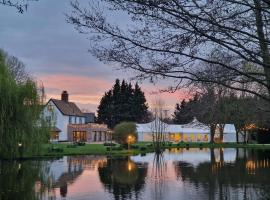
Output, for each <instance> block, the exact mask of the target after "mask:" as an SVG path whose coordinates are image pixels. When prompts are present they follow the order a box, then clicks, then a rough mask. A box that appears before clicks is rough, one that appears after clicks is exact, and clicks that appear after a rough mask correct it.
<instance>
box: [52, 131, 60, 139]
mask: <svg viewBox="0 0 270 200" xmlns="http://www.w3.org/2000/svg"><path fill="white" fill-rule="evenodd" d="M51 140H59V133H58V132H55V131H52V132H51Z"/></svg>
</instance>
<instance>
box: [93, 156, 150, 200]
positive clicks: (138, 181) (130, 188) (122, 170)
mask: <svg viewBox="0 0 270 200" xmlns="http://www.w3.org/2000/svg"><path fill="white" fill-rule="evenodd" d="M147 168H148V163H142V162H136V163H135V162H133V161H132V160H130V159H129V158H128V157H126V158H117V159H114V158H111V159H110V158H109V159H108V162H107V164H106V165H102V166H99V168H98V172H99V177H100V181H101V182H102V183H103V185H104V186H105V188H106V189H107V190H108V191H109V192H110V193H112V194H113V196H114V198H115V199H133V198H136V199H138V196H139V194H140V191H141V190H142V188H143V187H144V185H145V177H146V175H147ZM133 195H134V196H133Z"/></svg>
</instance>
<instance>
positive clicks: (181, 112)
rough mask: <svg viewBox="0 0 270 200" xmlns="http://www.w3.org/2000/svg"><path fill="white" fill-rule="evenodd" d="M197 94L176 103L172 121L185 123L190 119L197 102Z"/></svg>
mask: <svg viewBox="0 0 270 200" xmlns="http://www.w3.org/2000/svg"><path fill="white" fill-rule="evenodd" d="M198 98H199V96H198V95H197V94H196V95H195V96H194V97H193V98H191V99H189V100H188V101H186V100H185V99H183V100H182V101H181V103H180V104H179V103H177V104H176V106H175V111H174V114H173V121H174V123H177V124H186V123H189V122H191V121H192V119H193V117H194V114H195V113H193V109H192V108H194V106H195V104H197V103H198Z"/></svg>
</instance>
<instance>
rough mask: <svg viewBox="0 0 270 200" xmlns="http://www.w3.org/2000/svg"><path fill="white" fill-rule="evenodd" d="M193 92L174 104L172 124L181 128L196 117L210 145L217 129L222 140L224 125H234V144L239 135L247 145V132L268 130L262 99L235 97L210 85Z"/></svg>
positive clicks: (225, 90)
mask: <svg viewBox="0 0 270 200" xmlns="http://www.w3.org/2000/svg"><path fill="white" fill-rule="evenodd" d="M196 91H197V93H195V95H194V96H193V98H191V99H189V100H182V101H181V103H177V104H176V106H175V111H174V114H173V121H174V122H175V123H179V124H185V123H188V122H190V121H191V120H192V119H193V117H196V118H197V119H198V120H199V121H201V122H203V123H205V124H208V126H209V128H210V133H211V142H214V134H215V131H216V130H217V129H218V130H219V133H220V138H219V139H220V140H221V141H222V140H223V134H224V126H225V124H234V126H235V129H236V140H237V142H238V141H239V136H240V134H241V135H242V138H243V139H244V141H245V142H247V140H248V133H249V131H250V130H251V129H255V128H262V127H269V123H270V112H269V110H268V102H266V101H265V100H263V99H260V98H258V97H255V96H252V95H239V93H237V92H235V91H233V90H230V89H228V88H226V87H221V86H219V85H213V84H203V85H201V88H200V89H198V88H197V90H196ZM198 91H199V92H200V93H199V92H198ZM251 126H252V127H251Z"/></svg>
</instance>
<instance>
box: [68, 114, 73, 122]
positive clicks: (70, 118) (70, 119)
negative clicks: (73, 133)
mask: <svg viewBox="0 0 270 200" xmlns="http://www.w3.org/2000/svg"><path fill="white" fill-rule="evenodd" d="M68 123H70V124H72V117H71V116H69V119H68Z"/></svg>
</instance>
